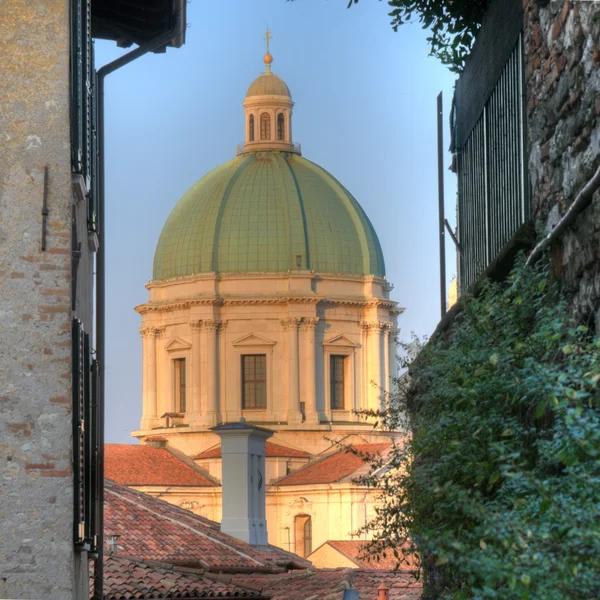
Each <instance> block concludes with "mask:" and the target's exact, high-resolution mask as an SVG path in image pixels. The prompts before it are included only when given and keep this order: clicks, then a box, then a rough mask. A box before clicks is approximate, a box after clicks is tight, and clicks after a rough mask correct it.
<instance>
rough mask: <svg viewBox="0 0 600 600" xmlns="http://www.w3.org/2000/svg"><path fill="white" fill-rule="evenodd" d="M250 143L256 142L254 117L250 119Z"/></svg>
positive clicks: (251, 116)
mask: <svg viewBox="0 0 600 600" xmlns="http://www.w3.org/2000/svg"><path fill="white" fill-rule="evenodd" d="M248 141H250V142H253V141H254V115H250V119H248Z"/></svg>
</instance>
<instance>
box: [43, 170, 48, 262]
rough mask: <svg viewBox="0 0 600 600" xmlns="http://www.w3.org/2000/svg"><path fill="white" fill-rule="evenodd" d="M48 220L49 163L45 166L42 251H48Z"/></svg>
mask: <svg viewBox="0 0 600 600" xmlns="http://www.w3.org/2000/svg"><path fill="white" fill-rule="evenodd" d="M47 220H48V165H46V166H45V167H44V196H43V198H42V252H46V227H47Z"/></svg>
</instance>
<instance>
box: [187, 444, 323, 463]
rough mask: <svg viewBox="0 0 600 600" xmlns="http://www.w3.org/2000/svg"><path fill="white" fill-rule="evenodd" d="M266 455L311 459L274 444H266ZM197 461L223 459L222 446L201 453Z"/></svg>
mask: <svg viewBox="0 0 600 600" xmlns="http://www.w3.org/2000/svg"><path fill="white" fill-rule="evenodd" d="M265 445H266V454H267V456H268V457H283V458H311V455H310V454H309V453H308V452H304V451H303V450H296V449H294V448H288V447H287V446H280V445H279V444H274V443H273V442H266V444H265ZM194 458H195V459H196V460H199V459H208V458H221V444H217V445H216V446H213V447H212V448H209V449H208V450H205V451H204V452H200V454H198V456H195V457H194Z"/></svg>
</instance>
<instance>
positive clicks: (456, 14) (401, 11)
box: [348, 0, 488, 73]
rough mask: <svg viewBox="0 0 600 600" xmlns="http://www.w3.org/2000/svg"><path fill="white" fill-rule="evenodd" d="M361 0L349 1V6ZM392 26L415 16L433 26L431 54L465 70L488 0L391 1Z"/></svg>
mask: <svg viewBox="0 0 600 600" xmlns="http://www.w3.org/2000/svg"><path fill="white" fill-rule="evenodd" d="M357 2H358V0H349V2H348V7H350V6H352V4H356V3H357ZM388 5H389V6H390V7H391V9H392V10H391V12H390V13H389V15H390V17H392V22H391V25H392V28H393V29H394V31H398V27H400V26H401V25H404V24H405V23H410V22H412V21H414V20H415V19H416V20H418V22H419V23H421V25H422V26H423V29H429V30H430V31H431V35H430V36H429V37H428V38H427V41H428V42H429V45H430V48H431V54H432V55H433V56H436V57H437V58H439V59H440V60H441V61H442V63H443V64H445V65H447V66H448V67H450V70H451V71H454V72H455V73H459V72H460V71H462V69H463V67H464V64H465V59H466V57H467V56H468V55H469V52H470V51H471V46H472V45H473V41H474V40H475V34H476V33H477V31H478V30H479V28H480V27H481V22H482V20H483V15H484V14H485V11H486V9H487V6H488V0H434V1H432V0H388Z"/></svg>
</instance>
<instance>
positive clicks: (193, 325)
mask: <svg viewBox="0 0 600 600" xmlns="http://www.w3.org/2000/svg"><path fill="white" fill-rule="evenodd" d="M189 325H190V329H191V330H192V331H202V325H203V321H202V320H201V319H198V320H196V321H190V322H189Z"/></svg>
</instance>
